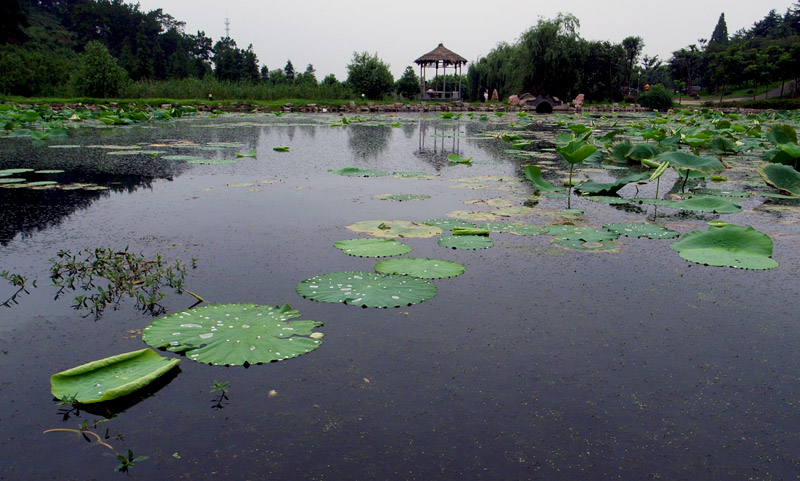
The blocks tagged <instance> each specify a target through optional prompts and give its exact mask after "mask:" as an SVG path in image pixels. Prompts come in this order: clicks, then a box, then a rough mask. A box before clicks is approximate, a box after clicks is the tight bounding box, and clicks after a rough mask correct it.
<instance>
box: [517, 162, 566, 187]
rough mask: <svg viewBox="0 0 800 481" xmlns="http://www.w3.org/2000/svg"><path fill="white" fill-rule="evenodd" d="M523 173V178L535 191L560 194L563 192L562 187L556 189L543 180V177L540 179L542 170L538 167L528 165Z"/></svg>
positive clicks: (553, 185)
mask: <svg viewBox="0 0 800 481" xmlns="http://www.w3.org/2000/svg"><path fill="white" fill-rule="evenodd" d="M524 171H525V177H526V178H527V179H528V180H530V181H531V183H533V186H534V187H535V188H536V189H535V190H537V191H540V192H560V191H563V190H564V189H563V188H562V187H556V185H555V184H553V183H552V182H550V181H549V180H545V179H544V177H542V169H541V168H540V167H539V166H536V165H528V166H526V167H525V169H524Z"/></svg>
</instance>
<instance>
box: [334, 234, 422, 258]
mask: <svg viewBox="0 0 800 481" xmlns="http://www.w3.org/2000/svg"><path fill="white" fill-rule="evenodd" d="M333 246H334V247H336V248H337V249H340V250H341V251H342V252H344V253H345V254H347V255H350V256H356V257H391V256H399V255H401V254H406V253H408V252H411V246H410V245H408V244H403V243H402V242H397V241H395V240H392V239H372V238H370V239H350V240H344V241H339V242H336V243H334V244H333Z"/></svg>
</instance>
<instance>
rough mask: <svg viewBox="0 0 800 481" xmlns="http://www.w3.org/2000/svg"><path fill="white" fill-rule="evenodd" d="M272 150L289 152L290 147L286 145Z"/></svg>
mask: <svg viewBox="0 0 800 481" xmlns="http://www.w3.org/2000/svg"><path fill="white" fill-rule="evenodd" d="M272 150H274V151H275V152H289V147H288V146H286V145H281V146H278V147H273V148H272Z"/></svg>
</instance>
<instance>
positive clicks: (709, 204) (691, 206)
mask: <svg viewBox="0 0 800 481" xmlns="http://www.w3.org/2000/svg"><path fill="white" fill-rule="evenodd" d="M668 205H669V206H670V207H674V208H676V209H681V210H690V211H694V212H715V213H717V214H734V213H736V212H741V211H742V206H740V205H738V204H734V203H733V202H731V201H729V200H726V199H721V198H719V197H696V198H694V199H688V200H683V201H680V202H672V203H670V204H668Z"/></svg>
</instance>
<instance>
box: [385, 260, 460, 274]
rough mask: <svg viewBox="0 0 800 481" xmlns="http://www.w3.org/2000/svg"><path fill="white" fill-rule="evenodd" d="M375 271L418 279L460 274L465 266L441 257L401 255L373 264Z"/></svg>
mask: <svg viewBox="0 0 800 481" xmlns="http://www.w3.org/2000/svg"><path fill="white" fill-rule="evenodd" d="M375 271H376V272H380V273H381V274H400V275H407V276H412V277H419V278H420V279H445V278H449V277H456V276H460V275H461V274H463V273H464V272H465V271H466V268H465V267H464V266H463V265H461V264H459V263H458V262H453V261H446V260H443V259H429V258H424V259H423V258H417V257H401V258H399V259H387V260H385V261H380V262H378V263H377V264H375Z"/></svg>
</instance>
